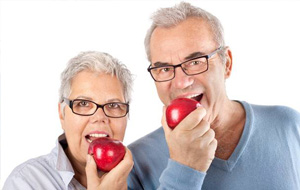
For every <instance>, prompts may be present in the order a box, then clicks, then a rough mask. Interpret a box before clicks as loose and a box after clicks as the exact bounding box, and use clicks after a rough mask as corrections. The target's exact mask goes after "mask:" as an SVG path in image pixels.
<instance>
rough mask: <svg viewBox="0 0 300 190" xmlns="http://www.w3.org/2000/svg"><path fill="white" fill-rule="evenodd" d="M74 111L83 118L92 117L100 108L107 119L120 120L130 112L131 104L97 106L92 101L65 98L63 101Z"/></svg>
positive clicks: (113, 103) (110, 103)
mask: <svg viewBox="0 0 300 190" xmlns="http://www.w3.org/2000/svg"><path fill="white" fill-rule="evenodd" d="M63 101H64V102H65V103H66V104H67V105H68V106H69V107H70V108H71V110H72V112H73V113H75V114H77V115H82V116H91V115H93V114H94V113H96V111H97V110H98V108H101V109H102V110H103V112H104V114H105V115H106V116H107V117H111V118H120V117H124V116H126V115H127V113H128V112H129V104H128V103H122V102H109V103H106V104H102V105H101V104H97V103H95V102H93V101H90V100H84V99H74V100H69V99H67V98H64V100H63Z"/></svg>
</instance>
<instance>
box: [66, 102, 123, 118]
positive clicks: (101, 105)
mask: <svg viewBox="0 0 300 190" xmlns="http://www.w3.org/2000/svg"><path fill="white" fill-rule="evenodd" d="M76 100H84V101H87V102H91V103H93V104H95V105H96V106H97V108H96V110H95V111H94V113H92V114H79V113H76V112H74V110H73V102H74V101H76ZM62 102H65V103H66V104H67V105H68V106H69V107H70V109H71V110H72V112H73V113H74V114H76V115H80V116H92V115H94V114H95V113H96V112H97V110H98V109H99V108H101V109H102V111H103V113H104V115H106V116H107V117H110V118H122V117H125V116H126V115H127V114H128V112H129V102H126V103H123V102H108V103H105V104H97V103H96V102H93V101H91V100H86V99H80V98H78V99H74V100H70V99H68V98H63V100H62ZM112 103H118V104H123V105H126V113H125V114H124V115H123V116H119V117H114V116H109V115H107V114H106V113H105V110H104V106H106V105H108V104H112Z"/></svg>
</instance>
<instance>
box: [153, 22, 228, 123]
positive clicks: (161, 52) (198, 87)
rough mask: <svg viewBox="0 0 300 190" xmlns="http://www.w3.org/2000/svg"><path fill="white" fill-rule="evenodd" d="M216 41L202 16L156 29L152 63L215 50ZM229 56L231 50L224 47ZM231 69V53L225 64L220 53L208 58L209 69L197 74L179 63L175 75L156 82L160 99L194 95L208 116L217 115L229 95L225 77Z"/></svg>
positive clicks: (171, 60) (168, 99)
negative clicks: (168, 79)
mask: <svg viewBox="0 0 300 190" xmlns="http://www.w3.org/2000/svg"><path fill="white" fill-rule="evenodd" d="M217 48H218V46H217V45H216V43H215V41H214V39H213V35H212V31H211V30H210V27H209V25H208V24H207V23H206V22H204V21H203V20H200V19H197V18H189V19H187V20H186V21H184V22H182V23H180V24H179V25H177V26H176V27H171V28H161V27H158V28H156V29H155V30H154V32H153V34H152V36H151V41H150V51H151V64H152V66H154V65H155V63H157V62H162V63H168V64H171V65H176V64H179V63H182V62H184V61H185V60H187V59H188V57H189V58H190V57H191V55H193V54H195V53H198V55H199V52H200V53H201V54H202V55H207V54H210V53H211V52H213V51H214V50H216V49H217ZM225 54H226V58H227V59H228V58H229V56H228V55H229V54H230V51H229V50H228V49H226V50H225ZM230 71H231V54H230V58H229V60H227V62H226V63H225V64H223V63H222V61H221V59H220V57H219V55H218V54H215V55H214V56H212V57H211V58H210V59H209V66H208V71H206V72H204V73H202V74H199V75H194V76H187V75H186V74H185V73H184V72H183V71H182V69H181V68H180V67H177V68H176V70H175V78H174V79H173V80H171V81H167V82H156V83H155V85H156V88H157V92H158V95H159V97H160V99H161V101H162V102H163V103H164V104H165V105H168V104H169V103H170V101H171V100H173V99H175V98H179V97H188V98H191V97H193V98H194V99H196V100H198V101H200V103H201V104H202V105H203V106H204V107H205V108H206V110H207V113H208V114H207V116H206V120H208V121H210V122H211V121H212V120H214V118H215V117H216V115H217V113H218V111H220V106H219V105H222V102H223V101H224V99H225V98H226V92H225V79H226V78H227V77H229V75H230Z"/></svg>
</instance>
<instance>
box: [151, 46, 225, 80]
mask: <svg viewBox="0 0 300 190" xmlns="http://www.w3.org/2000/svg"><path fill="white" fill-rule="evenodd" d="M221 49H222V46H220V47H219V48H218V49H216V50H215V51H213V52H212V53H210V54H208V55H203V56H199V57H196V58H193V59H190V60H187V61H185V62H183V63H180V64H178V65H162V66H157V67H152V66H151V64H150V65H149V67H148V69H147V70H148V72H150V74H151V76H152V78H153V79H154V80H155V81H156V82H165V81H169V80H172V79H173V78H175V69H176V67H181V69H182V71H183V72H184V73H185V74H186V75H188V76H192V75H198V74H201V73H204V72H205V71H207V70H208V59H209V58H211V57H212V56H213V55H215V54H216V53H217V52H218V51H219V50H221Z"/></svg>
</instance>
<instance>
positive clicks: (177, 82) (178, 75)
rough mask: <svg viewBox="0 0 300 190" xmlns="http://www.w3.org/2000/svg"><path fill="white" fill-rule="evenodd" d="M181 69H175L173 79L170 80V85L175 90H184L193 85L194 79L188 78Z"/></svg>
mask: <svg viewBox="0 0 300 190" xmlns="http://www.w3.org/2000/svg"><path fill="white" fill-rule="evenodd" d="M182 69H183V68H181V67H177V68H176V69H175V77H174V79H173V80H172V85H173V86H174V87H175V88H176V89H185V88H186V87H188V86H190V85H192V84H193V82H194V79H193V76H188V75H187V74H185V73H184V72H183V70H182Z"/></svg>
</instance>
